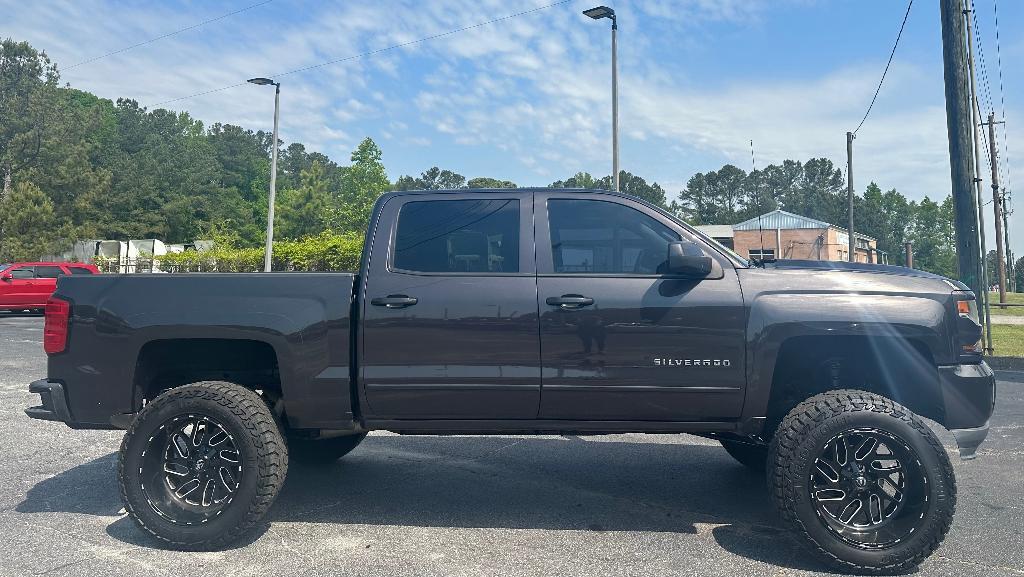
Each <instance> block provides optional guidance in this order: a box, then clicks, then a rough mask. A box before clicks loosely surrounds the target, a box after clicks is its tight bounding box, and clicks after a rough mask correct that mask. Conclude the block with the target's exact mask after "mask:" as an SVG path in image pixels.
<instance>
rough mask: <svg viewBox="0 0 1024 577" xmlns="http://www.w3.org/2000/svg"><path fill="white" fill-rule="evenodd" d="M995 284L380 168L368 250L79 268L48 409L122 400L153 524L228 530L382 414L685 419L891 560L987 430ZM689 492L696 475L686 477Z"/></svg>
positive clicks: (498, 424) (883, 562)
mask: <svg viewBox="0 0 1024 577" xmlns="http://www.w3.org/2000/svg"><path fill="white" fill-rule="evenodd" d="M980 336H981V328H980V325H979V323H978V313H977V307H976V304H975V296H974V294H972V293H971V292H970V291H969V290H968V289H967V287H966V286H964V285H963V284H961V283H959V282H957V281H953V280H949V279H947V278H943V277H940V276H936V275H933V274H928V273H924V272H921V271H916V270H911V269H907V268H901V267H893V266H879V265H869V264H851V263H839V262H812V261H778V262H768V263H751V262H748V261H747V260H745V259H743V258H741V257H740V256H738V255H736V254H734V253H732V252H731V251H729V250H728V249H726V248H724V247H723V246H721V245H719V244H718V243H716V242H714V241H713V240H711V239H709V238H707V237H706V236H704V235H702V234H701V233H699V232H697V231H695V230H694V229H692V228H691V227H689V226H687V225H686V224H684V223H683V222H681V221H679V220H678V219H676V218H674V217H673V216H672V215H670V214H667V213H666V212H664V211H662V210H661V209H659V208H657V207H655V206H652V205H649V204H647V203H645V202H643V201H641V200H638V199H636V198H633V197H629V196H625V195H619V194H614V193H608V192H601V191H580V190H557V189H532V190H531V189H519V190H459V191H421V192H400V193H392V194H386V195H384V196H383V197H381V198H380V199H379V200H378V202H377V204H376V206H375V208H374V211H373V216H372V219H371V222H370V226H369V231H368V233H367V237H366V243H365V248H364V251H363V257H362V264H361V269H360V271H359V272H358V273H355V274H346V273H337V274H334V273H331V274H305V273H275V274H162V275H161V274H152V275H129V276H115V275H99V276H90V277H85V276H82V277H77V276H75V277H63V278H61V279H60V282H59V283H58V287H57V292H56V293H55V294H54V296H53V298H52V299H51V300H50V302H49V303H48V305H47V309H46V319H45V335H44V348H45V349H46V352H47V353H48V355H49V356H48V376H47V378H45V379H43V380H39V381H36V382H34V383H32V384H31V386H30V390H31V391H32V392H33V393H38V394H39V395H40V397H41V404H40V405H39V406H35V407H31V408H29V409H27V413H28V415H29V416H30V417H33V418H37V419H47V420H54V421H63V422H64V423H66V424H67V425H69V426H71V427H73V428H82V429H90V428H93V429H98V428H120V429H126V430H127V433H126V435H125V437H124V441H123V443H122V446H121V450H120V467H119V476H120V487H121V492H122V496H123V499H124V503H125V508H126V510H127V511H128V514H129V515H130V516H131V517H132V519H134V520H135V522H136V523H137V524H138V525H139V527H141V528H142V529H143V530H144V531H146V532H148V533H149V534H151V535H153V536H154V537H155V538H157V539H159V540H160V541H162V542H163V543H165V544H166V545H167V546H171V547H174V548H179V549H216V548H220V547H224V546H226V545H227V544H228V543H229V542H231V541H233V540H236V539H237V538H239V537H240V536H241V535H243V534H244V533H245V532H246V531H248V530H250V529H252V527H253V526H254V525H255V524H256V523H257V522H259V521H260V519H261V518H262V517H263V515H264V513H265V512H266V511H267V509H268V508H269V507H270V505H271V503H272V502H273V501H274V498H275V497H276V495H277V493H278V490H279V489H280V488H281V485H282V484H283V483H284V479H285V474H286V471H287V468H288V460H289V458H291V459H293V460H308V461H333V460H334V459H337V458H339V457H341V456H342V455H344V454H346V453H348V452H349V451H351V450H352V449H354V448H355V447H356V446H357V445H358V444H359V443H360V441H362V439H363V438H364V437H365V436H366V434H367V432H368V431H373V430H387V431H394V432H396V433H402V434H431V435H436V434H444V435H457V434H570V433H571V434H577V435H580V434H607V433H621V432H642V433H690V434H696V435H702V436H706V437H711V438H714V439H717V440H719V441H721V444H722V445H723V447H724V449H725V450H726V451H728V453H729V454H730V455H732V456H733V457H735V458H736V460H738V461H739V462H740V463H743V464H744V465H746V466H748V467H751V468H754V469H759V470H766V476H767V484H768V493H769V495H770V498H771V499H772V500H773V502H774V503H775V505H776V506H777V508H778V510H779V512H780V514H781V517H782V518H783V519H784V521H785V522H786V523H787V524H788V525H789V526H790V527H791V528H792V529H793V530H794V531H795V532H796V533H797V534H799V535H800V536H801V537H802V539H803V540H804V541H805V542H806V543H807V544H808V545H809V546H810V549H811V551H813V552H814V553H816V554H817V555H819V556H820V557H821V558H822V559H824V560H825V561H827V562H829V563H831V564H832V565H835V566H837V567H839V568H840V569H843V570H847V571H867V572H891V571H900V570H907V569H909V568H912V567H913V566H915V565H917V564H918V563H920V562H921V561H922V560H923V559H925V558H926V557H927V556H928V555H930V554H931V553H932V552H933V551H934V550H935V549H936V548H937V547H938V546H939V544H940V543H941V541H942V539H943V537H944V536H945V534H946V532H947V531H948V530H949V527H950V524H951V522H952V518H953V512H954V508H955V505H956V481H955V479H954V474H953V469H952V466H951V464H950V460H949V458H948V456H947V453H946V451H945V449H944V448H943V446H942V444H941V443H940V442H939V440H938V439H937V437H936V435H935V434H934V433H933V432H932V430H931V429H930V428H929V427H928V426H927V425H926V424H925V422H924V420H923V419H922V417H926V418H928V419H931V420H933V421H935V422H937V423H939V424H940V425H942V426H944V427H945V428H946V429H949V430H950V431H951V432H952V434H953V436H954V437H955V438H956V441H957V443H958V444H959V449H960V456H961V458H971V457H973V456H974V454H975V450H976V449H977V447H978V445H979V444H980V443H981V442H982V441H983V440H984V438H985V436H986V434H987V432H988V420H989V417H990V415H991V414H992V411H993V407H994V403H995V379H994V376H993V373H992V371H991V369H990V368H989V367H988V366H987V365H986V364H985V363H984V362H983V360H982V356H981V351H980V350H979V345H978V341H979V338H980ZM680 498H685V497H680Z"/></svg>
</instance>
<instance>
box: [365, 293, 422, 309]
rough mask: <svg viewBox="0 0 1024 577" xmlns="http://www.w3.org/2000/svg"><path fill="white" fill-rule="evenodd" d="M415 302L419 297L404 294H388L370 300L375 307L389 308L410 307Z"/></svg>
mask: <svg viewBox="0 0 1024 577" xmlns="http://www.w3.org/2000/svg"><path fill="white" fill-rule="evenodd" d="M417 302H419V299H417V298H416V297H411V296H406V295H388V296H386V297H377V298H375V299H372V300H370V304H371V305H373V306H375V307H388V308H389V309H404V308H405V307H411V306H412V305H414V304H416V303H417Z"/></svg>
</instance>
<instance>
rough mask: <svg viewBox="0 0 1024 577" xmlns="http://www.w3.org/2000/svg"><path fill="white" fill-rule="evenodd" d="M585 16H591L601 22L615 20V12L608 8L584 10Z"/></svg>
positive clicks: (600, 7)
mask: <svg viewBox="0 0 1024 577" xmlns="http://www.w3.org/2000/svg"><path fill="white" fill-rule="evenodd" d="M583 15H584V16H589V17H591V18H593V19H594V20H600V19H601V18H611V19H612V20H615V10H612V9H611V8H609V7H607V6H598V7H596V8H591V9H589V10H584V11H583Z"/></svg>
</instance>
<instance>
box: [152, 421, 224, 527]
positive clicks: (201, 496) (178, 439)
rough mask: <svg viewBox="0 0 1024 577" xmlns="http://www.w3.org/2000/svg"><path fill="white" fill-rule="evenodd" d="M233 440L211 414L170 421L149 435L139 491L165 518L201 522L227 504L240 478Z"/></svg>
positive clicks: (180, 522) (185, 521) (191, 523)
mask: <svg viewBox="0 0 1024 577" xmlns="http://www.w3.org/2000/svg"><path fill="white" fill-rule="evenodd" d="M242 474H243V472H242V463H241V456H240V455H239V452H238V448H237V446H236V444H235V439H234V438H233V437H232V436H231V434H230V433H228V432H227V430H226V429H225V428H224V425H222V424H221V423H219V422H218V421H217V420H216V419H214V418H213V417H210V416H208V415H198V414H189V415H183V416H178V417H174V418H172V419H170V420H169V421H167V422H165V423H164V424H163V425H161V426H160V427H159V428H158V429H157V431H156V432H155V433H154V434H153V435H152V436H151V437H150V438H149V442H148V443H147V446H146V450H145V453H144V454H143V461H142V491H143V492H144V493H145V495H146V500H147V501H148V502H149V504H150V506H152V507H153V509H154V510H155V511H156V512H157V513H158V514H159V515H160V516H162V517H163V518H164V519H166V520H168V521H170V522H171V523H174V524H179V525H194V524H196V523H205V522H207V521H208V520H209V519H211V518H213V517H216V516H217V515H219V514H220V513H221V511H223V510H224V508H225V507H227V506H228V505H229V504H230V503H231V499H232V498H233V497H234V495H235V493H236V492H237V490H238V484H239V483H240V482H241V480H242Z"/></svg>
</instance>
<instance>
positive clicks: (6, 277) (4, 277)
mask: <svg viewBox="0 0 1024 577" xmlns="http://www.w3.org/2000/svg"><path fill="white" fill-rule="evenodd" d="M13 279H14V275H13V274H11V273H9V272H5V273H4V274H0V280H2V281H4V282H11V280H13Z"/></svg>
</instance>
